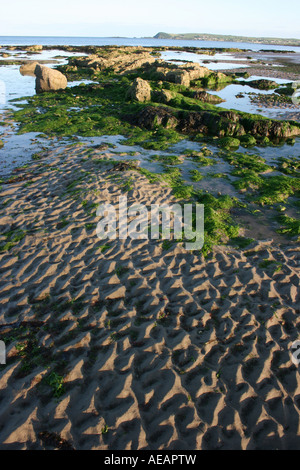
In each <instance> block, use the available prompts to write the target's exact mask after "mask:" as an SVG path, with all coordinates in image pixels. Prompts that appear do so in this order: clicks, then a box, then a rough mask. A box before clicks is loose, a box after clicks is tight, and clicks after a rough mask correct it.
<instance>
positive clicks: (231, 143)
mask: <svg viewBox="0 0 300 470" xmlns="http://www.w3.org/2000/svg"><path fill="white" fill-rule="evenodd" d="M219 144H220V147H222V148H223V149H225V150H231V149H238V148H239V146H240V141H239V139H234V138H233V137H223V138H222V139H220V141H219Z"/></svg>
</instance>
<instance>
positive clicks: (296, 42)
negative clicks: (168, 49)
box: [154, 32, 300, 46]
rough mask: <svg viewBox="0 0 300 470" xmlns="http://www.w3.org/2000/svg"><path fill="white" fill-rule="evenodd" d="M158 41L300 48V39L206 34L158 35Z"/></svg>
mask: <svg viewBox="0 0 300 470" xmlns="http://www.w3.org/2000/svg"><path fill="white" fill-rule="evenodd" d="M154 38H156V39H183V40H189V41H192V40H198V41H229V42H249V43H256V44H272V45H276V46H300V39H294V38H267V37H266V38H264V37H259V38H255V37H248V36H231V35H222V34H204V33H201V34H200V33H187V34H179V33H177V34H169V33H163V32H160V33H157V34H156V35H155V36H154Z"/></svg>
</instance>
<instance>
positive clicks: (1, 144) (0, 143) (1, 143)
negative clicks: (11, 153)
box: [0, 140, 4, 149]
mask: <svg viewBox="0 0 300 470" xmlns="http://www.w3.org/2000/svg"><path fill="white" fill-rule="evenodd" d="M3 145H4V143H3V142H2V140H0V149H1V148H2V147H3Z"/></svg>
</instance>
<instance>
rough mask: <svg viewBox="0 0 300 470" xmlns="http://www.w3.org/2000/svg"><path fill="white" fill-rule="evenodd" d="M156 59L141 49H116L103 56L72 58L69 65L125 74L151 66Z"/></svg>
mask: <svg viewBox="0 0 300 470" xmlns="http://www.w3.org/2000/svg"><path fill="white" fill-rule="evenodd" d="M155 61H156V58H155V57H153V56H152V55H151V54H150V53H149V52H145V50H143V49H142V48H138V47H128V48H118V49H117V50H111V51H110V52H108V53H107V52H106V53H105V52H103V54H102V55H101V53H100V54H91V55H89V56H87V57H72V58H71V59H70V60H69V65H76V66H78V67H87V68H92V69H94V70H95V71H100V70H105V69H111V70H113V71H114V72H117V73H121V74H123V73H124V74H125V73H127V72H132V71H134V70H137V69H139V68H140V67H143V66H145V65H150V64H153V63H154V62H155Z"/></svg>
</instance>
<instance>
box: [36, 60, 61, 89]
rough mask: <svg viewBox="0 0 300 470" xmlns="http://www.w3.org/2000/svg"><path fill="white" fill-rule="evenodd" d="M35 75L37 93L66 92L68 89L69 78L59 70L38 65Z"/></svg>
mask: <svg viewBox="0 0 300 470" xmlns="http://www.w3.org/2000/svg"><path fill="white" fill-rule="evenodd" d="M34 73H35V76H36V80H35V89H36V92H37V93H42V92H44V91H55V90H64V89H65V88H66V87H67V84H68V81H67V78H66V77H65V75H63V74H62V73H61V72H59V71H58V70H54V69H51V68H49V67H45V66H44V65H40V64H38V65H37V66H36V67H35V71H34Z"/></svg>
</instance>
